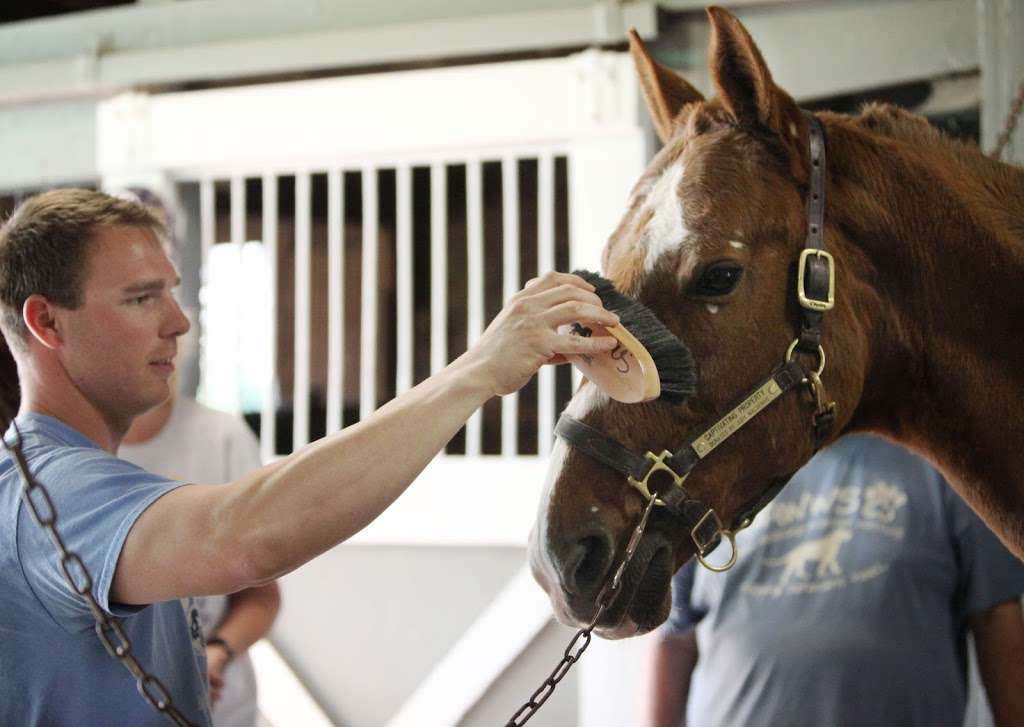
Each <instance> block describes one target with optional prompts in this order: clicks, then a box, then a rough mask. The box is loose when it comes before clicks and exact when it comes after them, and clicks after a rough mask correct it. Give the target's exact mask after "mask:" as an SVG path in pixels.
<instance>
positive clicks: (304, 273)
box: [292, 172, 312, 451]
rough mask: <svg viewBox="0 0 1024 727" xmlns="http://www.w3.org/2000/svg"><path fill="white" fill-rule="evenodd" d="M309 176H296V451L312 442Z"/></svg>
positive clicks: (293, 426) (294, 399)
mask: <svg viewBox="0 0 1024 727" xmlns="http://www.w3.org/2000/svg"><path fill="white" fill-rule="evenodd" d="M310 196H311V195H310V179H309V173H308V172H303V173H299V174H296V175H295V377H294V384H293V387H294V391H292V411H293V412H294V419H293V420H292V451H295V450H297V449H298V448H299V447H301V446H303V445H304V444H306V443H307V442H309V336H310V333H309V329H310V325H309V318H310V290H311V287H312V286H311V273H310V258H311V248H312V239H311V238H312V224H311V222H312V221H311V219H310V218H311V211H310Z"/></svg>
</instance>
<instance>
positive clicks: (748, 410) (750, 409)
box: [692, 378, 782, 459]
mask: <svg viewBox="0 0 1024 727" xmlns="http://www.w3.org/2000/svg"><path fill="white" fill-rule="evenodd" d="M781 393H782V389H781V388H780V387H779V385H778V384H777V383H775V379H774V378H771V379H768V381H766V382H765V383H764V384H763V385H762V386H761V388H759V389H758V390H757V391H755V392H754V393H753V394H751V395H750V396H748V397H747V398H746V399H744V400H743V401H741V402H740V403H739V404H738V405H737V406H736V408H734V409H733V410H732V411H730V412H729V413H728V414H726V415H725V416H724V417H722V418H721V419H719V420H718V421H717V422H715V423H714V424H713V425H712V426H711V428H709V429H708V430H707V431H706V432H704V433H703V434H702V435H700V436H699V437H697V439H696V440H695V441H694V443H693V445H692V446H693V450H694V451H695V452H696V453H697V456H698V457H700V458H701V459H703V458H704V457H705V456H707V454H708V452H710V451H711V450H712V449H714V448H715V447H717V446H718V445H719V444H721V443H722V442H724V441H725V440H726V439H728V438H729V437H730V436H731V435H732V434H733V432H735V431H736V430H737V429H739V428H740V427H742V426H743V425H744V424H746V423H747V422H749V421H750V420H751V418H753V417H754V416H755V415H756V414H757V413H758V412H759V411H761V410H762V409H764V408H765V407H766V406H768V405H769V404H771V403H772V402H773V401H775V399H776V398H777V397H778V396H779V394H781Z"/></svg>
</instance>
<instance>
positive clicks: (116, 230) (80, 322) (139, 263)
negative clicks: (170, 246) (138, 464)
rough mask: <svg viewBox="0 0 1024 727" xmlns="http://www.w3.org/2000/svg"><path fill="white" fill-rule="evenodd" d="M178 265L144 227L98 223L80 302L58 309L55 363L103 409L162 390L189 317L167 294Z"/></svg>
mask: <svg viewBox="0 0 1024 727" xmlns="http://www.w3.org/2000/svg"><path fill="white" fill-rule="evenodd" d="M179 282H180V281H179V278H178V272H177V271H176V270H175V269H174V265H173V264H172V263H171V261H170V260H169V259H168V258H167V255H166V254H165V253H164V251H163V248H162V246H161V245H160V242H159V241H158V240H157V238H156V237H155V236H154V235H153V233H152V232H150V231H149V230H146V229H144V228H139V227H124V226H118V227H105V228H101V229H100V230H99V231H97V233H96V235H95V236H94V238H93V241H92V244H91V248H90V251H89V256H88V261H87V267H86V274H85V279H84V281H83V284H82V297H83V303H82V305H81V307H79V308H78V309H76V310H66V309H62V310H61V311H60V313H59V316H60V318H62V319H63V322H64V325H63V326H62V328H61V333H62V338H63V343H64V345H63V346H62V347H61V350H60V355H61V359H62V362H63V363H64V366H65V368H66V370H67V372H68V375H69V376H70V377H71V380H72V381H73V382H74V384H75V385H76V386H77V387H78V389H79V390H80V391H81V392H82V393H83V394H84V395H85V396H86V398H87V399H89V400H90V401H91V402H92V403H93V404H94V405H95V406H97V407H98V408H99V409H100V410H101V411H103V412H104V413H105V414H108V415H112V416H115V417H131V416H135V415H137V414H141V413H142V412H144V411H146V410H147V409H149V408H151V407H153V406H155V405H157V404H159V403H160V402H162V401H163V400H164V399H166V398H167V396H168V395H169V393H170V384H169V380H170V378H171V374H172V373H173V372H174V358H175V355H176V354H177V348H178V345H177V339H178V336H180V335H182V334H184V333H185V332H186V331H188V328H189V322H188V319H187V318H186V317H185V315H184V313H182V311H181V308H180V307H179V306H178V302H177V300H175V298H174V294H173V291H174V288H175V287H176V286H177V285H178V283H179Z"/></svg>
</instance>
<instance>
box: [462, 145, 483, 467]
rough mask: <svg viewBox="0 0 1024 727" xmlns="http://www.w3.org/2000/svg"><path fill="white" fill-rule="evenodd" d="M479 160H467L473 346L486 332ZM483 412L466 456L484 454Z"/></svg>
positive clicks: (474, 420) (473, 424)
mask: <svg viewBox="0 0 1024 727" xmlns="http://www.w3.org/2000/svg"><path fill="white" fill-rule="evenodd" d="M480 167H481V162H480V160H479V159H467V160H466V269H467V278H468V280H467V282H468V291H467V293H468V294H467V300H466V305H467V309H468V310H467V311H466V320H467V327H466V343H467V345H468V346H472V345H473V343H474V342H475V341H476V339H478V338H480V335H481V334H482V333H483V332H484V215H483V206H484V202H483V179H482V178H481V170H480ZM482 434H483V409H477V410H476V411H475V412H473V415H472V416H471V417H470V418H469V420H468V421H467V422H466V455H467V456H469V457H477V456H479V455H480V450H481V439H482Z"/></svg>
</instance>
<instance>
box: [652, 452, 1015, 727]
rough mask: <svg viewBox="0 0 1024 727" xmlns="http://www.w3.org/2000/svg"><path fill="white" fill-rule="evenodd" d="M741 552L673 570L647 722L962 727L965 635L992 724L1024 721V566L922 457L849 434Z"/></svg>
mask: <svg viewBox="0 0 1024 727" xmlns="http://www.w3.org/2000/svg"><path fill="white" fill-rule="evenodd" d="M737 547H738V548H739V552H740V558H739V562H738V563H737V565H736V566H735V567H734V568H733V569H732V570H731V571H729V572H727V573H724V574H715V573H710V572H705V571H704V570H703V569H699V568H696V567H694V566H691V565H688V566H684V568H683V569H681V570H680V572H679V573H678V574H677V575H676V579H675V581H674V583H673V610H672V615H671V616H670V618H669V623H668V624H667V626H666V628H664V629H663V630H662V631H661V632H660V633H659V634H658V635H657V636H656V637H655V638H656V639H657V640H656V642H655V647H654V662H653V664H654V670H653V671H654V673H653V679H652V680H651V682H650V683H651V689H650V694H649V696H650V701H649V710H648V721H647V724H648V725H649V727H669V726H671V727H679V725H683V724H689V725H694V726H697V727H705V726H708V727H732V725H745V726H746V727H758V726H760V725H764V726H769V725H771V726H773V727H774V726H776V725H785V726H786V727H803V726H806V727H820V726H822V725H828V727H844V726H849V727H861V726H864V727H868V726H870V727H886V726H887V725H892V726H893V727H897V726H898V727H945V726H948V727H960V726H961V725H962V724H963V721H964V710H965V705H966V691H967V690H966V677H965V674H966V661H965V658H966V657H965V654H966V651H965V633H966V631H967V629H970V630H971V631H972V632H973V635H974V640H975V644H976V647H977V652H978V659H979V664H980V666H981V673H982V676H983V680H984V683H985V687H986V691H987V692H988V696H989V702H990V703H991V706H992V711H993V714H994V715H995V718H996V723H997V724H999V725H1019V724H1024V690H1021V688H1020V687H1021V684H1024V623H1022V616H1021V605H1020V594H1021V593H1022V592H1024V566H1022V565H1021V563H1020V562H1019V561H1018V560H1017V559H1016V558H1015V557H1014V556H1012V555H1011V554H1010V553H1009V552H1008V551H1007V550H1006V549H1005V548H1004V547H1003V546H1002V545H1001V544H1000V543H999V541H998V540H997V539H996V538H995V536H994V535H993V534H992V533H991V532H989V531H988V529H987V528H986V527H985V525H984V524H983V523H982V522H981V521H980V520H979V519H978V518H977V516H975V515H974V514H973V513H972V512H971V510H970V509H968V508H967V506H966V505H964V503H963V502H962V501H961V500H960V498H959V497H958V496H957V495H956V493H954V492H953V491H952V490H950V489H949V487H948V486H947V485H946V483H945V482H944V481H943V480H942V478H941V476H940V475H939V474H938V473H937V472H936V471H935V470H933V469H932V468H931V467H930V466H929V465H928V464H927V463H925V462H924V461H923V460H921V459H919V458H917V457H915V456H913V455H911V454H910V453H908V452H907V451H905V450H903V449H902V448H900V447H897V446H896V445H893V444H889V443H887V442H885V441H883V440H881V439H877V438H875V437H869V436H866V435H854V436H848V437H845V438H843V439H841V440H839V441H838V442H837V443H835V444H833V445H832V446H830V447H829V448H828V449H826V450H823V451H822V452H820V453H819V454H817V455H816V456H815V457H814V458H813V459H812V460H811V461H810V462H809V463H808V464H807V465H806V466H805V467H804V468H803V469H801V470H800V471H799V472H798V473H797V474H796V475H795V476H794V477H793V479H792V481H790V483H789V484H788V485H787V486H786V489H784V490H783V491H782V493H781V494H780V495H779V496H778V498H776V500H775V501H774V502H773V503H772V504H771V505H769V506H768V508H766V509H765V511H764V512H762V513H761V514H760V515H759V516H758V518H757V521H756V522H755V523H754V525H753V526H751V528H750V529H748V530H746V531H744V532H742V533H740V534H739V535H738V537H737ZM684 717H685V719H684Z"/></svg>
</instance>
